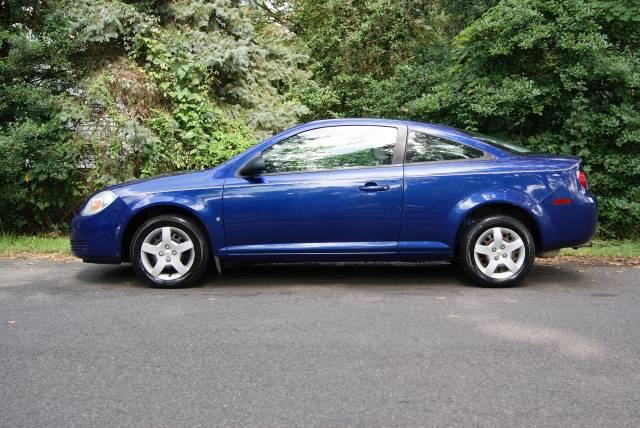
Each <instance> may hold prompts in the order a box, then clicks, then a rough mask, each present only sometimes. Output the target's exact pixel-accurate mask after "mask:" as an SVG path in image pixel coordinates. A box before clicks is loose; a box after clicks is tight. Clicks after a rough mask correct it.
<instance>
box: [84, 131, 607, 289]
mask: <svg viewBox="0 0 640 428" xmlns="http://www.w3.org/2000/svg"><path fill="white" fill-rule="evenodd" d="M596 217H597V204H596V199H595V197H594V196H593V195H592V194H591V193H590V191H589V185H588V183H587V179H586V176H585V174H584V172H583V170H582V168H581V160H580V159H579V158H576V157H570V156H549V155H546V156H542V155H534V154H532V153H529V152H528V151H527V150H526V149H523V148H522V147H519V146H517V145H514V144H511V143H508V142H505V141H501V140H498V139H495V138H491V137H487V136H483V135H478V134H473V133H469V132H465V131H460V130H457V129H454V128H450V127H447V126H442V125H430V124H425V123H417V122H407V121H396V120H383V119H343V120H325V121H317V122H311V123H306V124H302V125H298V126H295V127H293V128H290V129H288V130H286V131H284V132H281V133H279V134H277V135H275V136H273V137H271V138H268V139H266V140H265V141H263V142H261V143H259V144H257V145H256V146H254V147H252V148H250V149H249V150H247V151H245V152H243V153H241V154H239V155H237V156H235V157H234V158H232V159H230V160H228V161H227V162H224V163H223V164H221V165H219V166H217V167H215V168H212V169H208V170H202V171H197V172H190V173H182V174H177V175H170V176H161V177H155V178H149V179H146V180H140V181H136V182H132V183H125V184H120V185H116V186H112V187H110V188H107V189H103V190H101V191H99V192H97V193H95V194H94V195H92V196H91V197H90V198H89V200H88V201H87V202H86V203H85V204H84V205H83V206H82V208H81V211H80V213H79V214H78V215H77V216H76V217H75V218H74V219H73V222H72V224H71V248H72V251H73V253H74V254H75V255H76V256H77V257H80V258H82V259H83V260H84V261H85V262H94V263H121V262H127V261H130V262H131V263H132V265H133V268H134V270H135V271H136V273H137V274H138V275H140V276H141V277H142V278H144V279H146V280H147V281H148V282H149V283H150V284H151V285H154V286H158V287H183V286H188V285H192V284H194V283H195V282H196V281H197V280H198V279H200V278H201V277H202V275H203V273H204V272H205V271H206V270H207V267H208V266H209V265H210V264H211V262H215V264H216V267H217V268H218V270H220V269H221V266H225V265H237V264H243V263H265V262H308V261H345V260H350V261H358V260H387V261H388V260H403V261H422V260H425V261H426V260H451V261H456V262H458V263H459V264H461V265H462V267H463V268H464V269H465V271H466V272H467V273H468V275H469V276H470V277H471V278H472V279H473V281H474V282H476V283H478V284H482V285H491V286H510V285H514V284H516V283H517V282H518V281H520V280H521V279H522V278H523V277H524V276H525V275H526V274H527V273H528V272H529V271H530V269H531V267H532V265H533V261H534V257H535V256H536V255H538V256H553V255H554V254H557V251H556V250H558V249H560V248H563V247H576V246H581V245H586V244H588V243H589V242H590V240H591V237H592V235H593V233H594V230H595V226H596Z"/></svg>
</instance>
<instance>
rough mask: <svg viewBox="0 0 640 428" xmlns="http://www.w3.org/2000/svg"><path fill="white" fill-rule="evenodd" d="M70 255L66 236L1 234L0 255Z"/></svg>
mask: <svg viewBox="0 0 640 428" xmlns="http://www.w3.org/2000/svg"><path fill="white" fill-rule="evenodd" d="M43 254H47V255H53V256H56V255H57V256H70V255H71V248H70V245H69V238H68V237H66V236H26V235H0V257H11V256H17V255H43Z"/></svg>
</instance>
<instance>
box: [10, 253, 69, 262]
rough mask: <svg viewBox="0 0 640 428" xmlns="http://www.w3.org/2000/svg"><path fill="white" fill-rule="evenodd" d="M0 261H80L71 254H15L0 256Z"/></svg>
mask: <svg viewBox="0 0 640 428" xmlns="http://www.w3.org/2000/svg"><path fill="white" fill-rule="evenodd" d="M0 260H58V261H61V262H79V261H80V259H78V258H76V257H74V256H72V255H71V254H56V253H32V252H29V253H26V252H25V253H15V254H11V255H9V256H0Z"/></svg>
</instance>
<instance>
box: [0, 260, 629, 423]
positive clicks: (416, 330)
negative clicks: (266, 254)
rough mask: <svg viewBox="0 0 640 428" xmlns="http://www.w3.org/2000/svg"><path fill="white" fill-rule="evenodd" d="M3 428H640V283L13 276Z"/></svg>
mask: <svg viewBox="0 0 640 428" xmlns="http://www.w3.org/2000/svg"><path fill="white" fill-rule="evenodd" d="M0 314H1V317H0V358H1V361H2V362H1V366H0V367H1V372H0V425H1V426H64V427H69V426H125V425H126V426H132V425H133V426H149V427H163V426H166V427H175V426H193V425H202V426H222V425H234V426H322V427H326V426H340V427H344V426H366V427H371V426H385V427H388V426H444V425H448V426H451V425H453V426H462V425H464V426H469V425H473V426H499V425H511V426H513V425H517V426H532V425H534V426H558V425H566V426H580V427H584V426H634V427H637V426H639V425H640V328H639V327H640V269H638V268H633V267H608V268H584V267H572V266H566V265H565V266H562V267H551V266H540V267H536V268H535V269H534V271H533V272H532V274H531V276H530V277H529V279H528V280H527V281H526V282H525V283H524V284H523V286H522V287H520V288H515V289H484V288H476V287H473V286H471V285H470V284H468V283H467V282H466V281H465V280H464V279H463V277H462V276H461V274H460V273H459V272H458V271H457V269H456V268H454V267H451V266H448V265H376V266H373V265H356V266H353V265H349V266H325V265H308V266H263V267H254V268H250V269H236V270H229V271H227V273H226V274H225V275H224V276H223V277H217V276H216V275H214V274H212V275H211V276H210V277H209V278H208V281H207V283H206V284H205V285H203V286H202V287H198V288H192V289H186V290H154V289H148V288H146V287H145V286H143V285H142V284H141V283H140V282H139V281H138V280H137V279H135V277H134V276H133V274H132V273H131V271H130V269H129V268H128V267H127V266H94V265H84V264H82V263H76V262H70V263H62V262H53V261H37V260H33V261H8V260H4V261H0Z"/></svg>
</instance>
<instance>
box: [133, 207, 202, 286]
mask: <svg viewBox="0 0 640 428" xmlns="http://www.w3.org/2000/svg"><path fill="white" fill-rule="evenodd" d="M163 227H171V228H174V229H171V230H175V229H179V231H182V232H183V233H184V234H186V235H187V236H188V238H189V239H190V240H191V242H192V243H193V250H192V251H193V262H192V264H191V267H190V269H189V270H188V271H187V272H186V273H185V274H184V275H183V276H181V277H179V278H176V279H162V278H157V277H154V276H152V275H151V273H149V272H147V270H146V269H145V267H144V263H143V260H142V254H141V253H142V244H143V243H144V240H145V238H146V237H147V236H148V235H149V234H151V233H152V232H153V231H155V230H156V229H159V228H163ZM129 254H130V255H131V264H132V267H133V270H134V271H135V273H136V274H137V275H138V276H139V277H140V278H142V279H143V280H145V281H146V282H147V284H148V285H150V286H151V287H156V288H184V287H191V286H193V285H195V284H196V283H197V282H198V280H200V279H201V278H202V275H203V274H204V273H205V272H206V271H207V269H208V267H209V261H210V258H211V251H210V249H209V240H208V239H207V235H206V234H205V232H204V231H203V230H202V228H201V227H199V226H198V225H197V224H195V223H194V222H193V221H191V220H189V219H186V218H184V217H181V216H179V215H160V216H157V217H154V218H152V219H150V220H148V221H146V222H145V223H144V224H143V225H142V226H140V228H138V230H137V231H136V233H135V235H134V236H133V239H132V240H131V248H130V252H129ZM167 256H169V257H171V255H170V254H167ZM154 257H155V256H154ZM178 257H180V255H178ZM187 257H191V254H190V253H189V254H188V255H187ZM168 269H169V270H170V269H171V267H169V268H168Z"/></svg>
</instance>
